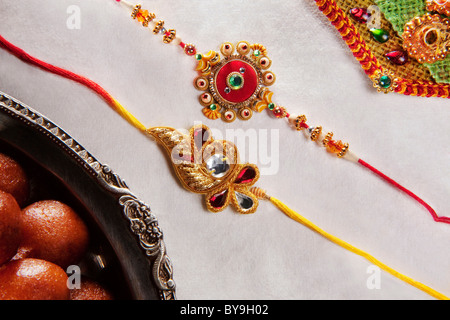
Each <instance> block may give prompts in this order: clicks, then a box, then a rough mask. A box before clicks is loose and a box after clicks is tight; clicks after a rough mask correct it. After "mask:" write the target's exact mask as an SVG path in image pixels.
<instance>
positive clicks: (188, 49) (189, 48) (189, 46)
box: [183, 43, 197, 56]
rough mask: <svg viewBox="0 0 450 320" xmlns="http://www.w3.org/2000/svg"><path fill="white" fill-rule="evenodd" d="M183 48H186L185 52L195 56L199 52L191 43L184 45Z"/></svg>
mask: <svg viewBox="0 0 450 320" xmlns="http://www.w3.org/2000/svg"><path fill="white" fill-rule="evenodd" d="M183 49H184V53H186V54H187V55H188V56H193V55H194V54H196V52H197V49H196V48H195V46H194V45H193V44H191V43H189V44H186V45H184V46H183Z"/></svg>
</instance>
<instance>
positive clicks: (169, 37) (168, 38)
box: [163, 29, 177, 43]
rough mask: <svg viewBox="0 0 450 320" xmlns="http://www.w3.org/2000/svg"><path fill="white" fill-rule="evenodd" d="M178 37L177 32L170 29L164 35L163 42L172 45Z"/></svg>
mask: <svg viewBox="0 0 450 320" xmlns="http://www.w3.org/2000/svg"><path fill="white" fill-rule="evenodd" d="M176 35H177V31H176V30H175V29H170V30H169V31H167V32H166V33H165V34H164V37H163V41H164V43H171V42H172V41H173V39H175V37H176Z"/></svg>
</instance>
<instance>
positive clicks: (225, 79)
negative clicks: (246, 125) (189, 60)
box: [194, 41, 275, 122]
mask: <svg viewBox="0 0 450 320" xmlns="http://www.w3.org/2000/svg"><path fill="white" fill-rule="evenodd" d="M196 59H197V60H198V64H197V68H196V69H197V71H198V72H199V76H198V77H197V78H196V79H195V81H194V86H195V88H196V89H198V90H201V91H203V93H202V94H201V95H200V97H202V96H203V95H204V94H205V93H206V94H208V95H210V96H211V97H212V99H211V101H209V103H210V104H211V105H217V106H219V107H220V112H221V116H220V118H222V120H224V121H226V122H232V121H234V120H235V119H236V118H239V119H241V120H248V119H250V118H251V117H252V115H253V111H257V112H260V111H261V110H263V109H264V108H265V107H266V106H267V105H268V103H269V100H270V97H269V96H268V94H267V91H263V90H264V89H266V88H267V87H268V86H271V85H272V84H273V83H274V82H275V74H273V73H272V72H271V71H269V70H267V69H268V68H269V67H270V66H271V65H272V61H271V60H270V59H269V57H268V56H267V49H266V48H265V47H264V46H263V45H261V44H258V43H255V44H249V43H248V42H246V41H240V42H238V43H237V44H232V43H230V42H224V43H223V44H222V45H221V47H220V53H219V52H215V51H209V52H208V53H206V54H197V56H196ZM258 102H261V103H259V104H258ZM201 104H202V105H203V106H204V107H208V106H206V105H205V104H204V103H201ZM217 112H219V109H217ZM217 112H215V113H212V112H210V111H208V110H205V109H204V110H203V114H204V115H205V116H207V117H208V118H209V119H218V118H219V117H218V116H217Z"/></svg>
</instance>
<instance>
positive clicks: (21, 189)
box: [0, 153, 30, 207]
mask: <svg viewBox="0 0 450 320" xmlns="http://www.w3.org/2000/svg"><path fill="white" fill-rule="evenodd" d="M0 190H2V191H4V192H7V193H10V194H12V196H13V197H14V198H15V199H16V201H17V203H18V204H19V206H20V207H22V206H24V205H25V203H26V201H27V200H28V197H29V193H30V181H29V179H28V177H27V174H26V173H25V170H24V169H23V168H22V167H21V165H20V164H19V163H18V162H17V161H15V160H14V159H12V158H11V157H9V156H7V155H5V154H2V153H0Z"/></svg>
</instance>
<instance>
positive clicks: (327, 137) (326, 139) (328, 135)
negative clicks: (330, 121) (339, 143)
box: [322, 132, 333, 147]
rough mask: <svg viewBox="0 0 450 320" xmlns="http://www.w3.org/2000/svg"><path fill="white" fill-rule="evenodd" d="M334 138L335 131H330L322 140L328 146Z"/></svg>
mask: <svg viewBox="0 0 450 320" xmlns="http://www.w3.org/2000/svg"><path fill="white" fill-rule="evenodd" d="M332 138H333V132H328V133H327V135H326V136H325V138H323V140H322V144H323V146H324V147H326V146H327V145H328V143H329V142H330V141H331V139H332Z"/></svg>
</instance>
